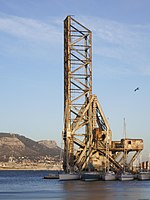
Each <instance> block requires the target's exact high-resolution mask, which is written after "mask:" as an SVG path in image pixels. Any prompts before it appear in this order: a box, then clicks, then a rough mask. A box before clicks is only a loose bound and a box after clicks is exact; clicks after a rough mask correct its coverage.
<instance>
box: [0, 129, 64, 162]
mask: <svg viewBox="0 0 150 200" xmlns="http://www.w3.org/2000/svg"><path fill="white" fill-rule="evenodd" d="M48 144H52V145H51V146H50V145H49V146H48ZM61 151H62V150H61V148H60V147H58V146H57V143H56V142H55V141H51V140H42V141H34V140H32V139H30V138H27V137H25V136H23V135H19V134H16V133H13V134H12V133H4V132H0V161H3V162H8V161H9V158H10V157H14V158H16V159H19V158H21V157H22V158H23V157H26V158H28V159H29V160H35V159H40V158H42V157H46V156H47V157H52V158H54V159H56V160H58V159H59V158H60V153H61Z"/></svg>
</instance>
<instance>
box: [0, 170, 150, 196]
mask: <svg viewBox="0 0 150 200" xmlns="http://www.w3.org/2000/svg"><path fill="white" fill-rule="evenodd" d="M49 173H50V172H49V171H0V200H6V199H7V200H38V199H41V200H50V199H52V200H130V199H131V200H150V181H138V180H134V181H122V182H121V181H93V182H85V181H80V180H77V181H59V180H58V179H53V180H52V179H43V177H44V176H46V175H48V174H49Z"/></svg>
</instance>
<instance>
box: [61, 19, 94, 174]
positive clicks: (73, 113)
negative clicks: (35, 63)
mask: <svg viewBox="0 0 150 200" xmlns="http://www.w3.org/2000/svg"><path fill="white" fill-rule="evenodd" d="M91 95H92V33H91V31H90V30H88V29H87V28H86V27H84V26H83V25H81V24H80V23H79V22H77V21H76V20H74V19H73V18H72V17H71V16H68V17H67V18H66V19H65V21H64V141H65V143H64V144H65V148H64V150H65V151H68V158H64V160H65V162H64V168H65V170H66V169H67V166H66V161H67V160H68V159H69V162H68V163H69V165H70V167H71V168H73V166H74V144H73V142H74V136H75V135H76V136H77V135H79V134H80V135H81V134H83V135H84V136H85V135H86V137H89V131H92V124H91V120H90V110H91V109H90V108H89V109H88V111H86V112H85V113H84V118H83V119H82V120H81V121H79V117H80V115H81V113H82V111H83V110H84V108H85V107H87V104H88V103H89V102H90V100H91ZM83 128H84V129H83ZM81 129H82V131H84V133H83V132H82V133H81V132H79V130H81ZM64 155H67V154H66V153H65V154H64Z"/></svg>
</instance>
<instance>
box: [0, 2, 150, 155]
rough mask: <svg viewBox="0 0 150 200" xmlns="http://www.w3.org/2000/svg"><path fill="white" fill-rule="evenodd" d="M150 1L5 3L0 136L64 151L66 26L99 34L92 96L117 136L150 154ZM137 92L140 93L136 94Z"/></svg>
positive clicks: (0, 34)
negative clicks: (139, 142) (139, 143)
mask: <svg viewBox="0 0 150 200" xmlns="http://www.w3.org/2000/svg"><path fill="white" fill-rule="evenodd" d="M149 8H150V1H149V0H113V1H110V0H93V1H90V0H76V1H75V0H42V1H41V0H0V44H1V48H0V96H1V103H0V112H1V115H0V131H1V132H2V131H4V132H13V133H18V134H22V135H24V136H26V137H29V138H31V139H34V140H40V139H52V140H56V141H57V143H58V144H59V145H60V142H61V131H62V129H63V20H64V19H65V18H66V16H67V15H74V18H75V19H76V20H78V21H80V22H81V23H83V24H84V25H85V26H86V27H88V28H89V29H90V30H91V31H92V32H93V93H94V94H96V95H97V96H98V99H99V102H100V104H101V106H102V108H103V111H104V113H105V115H106V117H107V118H108V120H109V124H110V127H111V130H112V132H113V140H120V139H121V138H123V118H124V117H125V118H126V124H127V127H126V129H127V130H126V131H127V137H130V138H143V139H144V143H145V152H146V153H149V152H150V147H149V141H150V127H149V123H150V117H149V113H150V106H149V102H150V92H149V91H150V90H149V87H150V56H149V52H150V12H149ZM136 87H139V88H140V90H139V91H137V92H134V89H135V88H136Z"/></svg>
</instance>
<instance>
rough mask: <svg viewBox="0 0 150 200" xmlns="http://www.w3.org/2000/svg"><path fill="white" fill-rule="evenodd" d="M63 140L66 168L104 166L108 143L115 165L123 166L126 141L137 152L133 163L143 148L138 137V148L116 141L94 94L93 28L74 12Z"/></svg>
mask: <svg viewBox="0 0 150 200" xmlns="http://www.w3.org/2000/svg"><path fill="white" fill-rule="evenodd" d="M63 140H64V158H63V168H64V171H65V172H68V171H74V170H79V171H83V170H87V169H88V168H89V164H92V165H93V166H94V168H95V169H97V170H101V169H102V168H103V165H104V164H103V163H104V160H106V154H107V150H106V147H108V148H109V155H107V159H109V161H110V162H111V166H112V168H113V169H115V170H119V169H122V160H123V158H124V157H125V154H124V153H123V155H121V154H122V152H124V150H125V143H126V141H127V143H130V145H126V155H127V154H128V153H129V152H131V151H135V152H136V153H135V154H134V156H133V157H132V159H131V161H130V163H129V164H130V165H131V164H132V163H133V161H134V160H135V159H136V157H137V155H138V154H139V152H140V151H141V150H142V149H143V141H142V140H140V142H139V146H137V144H138V143H137V140H136V141H135V143H136V145H135V146H136V148H134V146H133V145H132V144H131V143H132V142H133V141H132V140H122V141H121V142H113V141H112V132H111V130H110V127H109V124H108V122H107V119H106V117H105V115H104V113H103V110H102V108H101V106H100V104H99V102H98V99H97V96H96V95H93V94H92V32H91V31H90V30H89V29H88V28H86V27H85V26H83V25H82V24H80V23H79V22H78V21H76V20H75V19H73V18H72V17H71V16H67V18H66V19H65V20H64V130H63ZM129 141H130V142H129ZM138 141H139V140H138ZM106 144H107V145H106ZM120 157H121V158H120ZM118 159H120V160H119V161H118Z"/></svg>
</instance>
